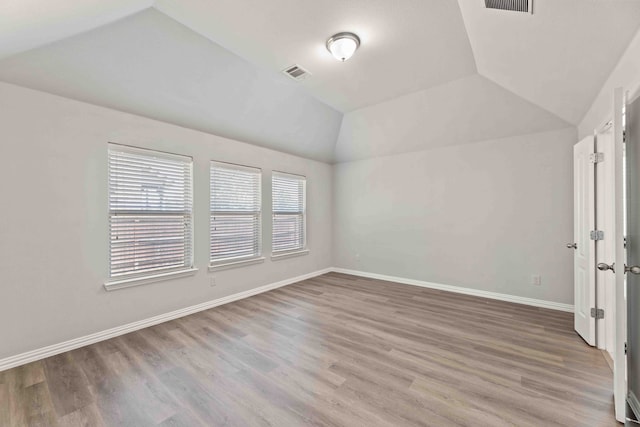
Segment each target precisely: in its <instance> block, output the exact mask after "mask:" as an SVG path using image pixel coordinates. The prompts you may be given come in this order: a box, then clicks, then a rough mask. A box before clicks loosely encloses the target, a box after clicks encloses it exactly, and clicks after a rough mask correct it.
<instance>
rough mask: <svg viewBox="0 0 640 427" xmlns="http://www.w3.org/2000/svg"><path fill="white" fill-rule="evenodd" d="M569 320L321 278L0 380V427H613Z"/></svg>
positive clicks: (591, 354) (590, 361)
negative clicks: (452, 426) (27, 426)
mask: <svg viewBox="0 0 640 427" xmlns="http://www.w3.org/2000/svg"><path fill="white" fill-rule="evenodd" d="M572 325H573V320H572V315H571V314H568V313H561V312H556V311H551V310H544V309H537V308H532V307H527V306H521V305H517V304H511V303H505V302H499V301H493V300H488V299H482V298H476V297H470V296H465V295H458V294H451V293H447V292H441V291H434V290H428V289H422V288H418V287H412V286H406V285H400V284H394V283H389V282H383V281H378V280H370V279H362V278H356V277H353V276H348V275H343V274H337V273H330V274H327V275H324V276H321V277H317V278H314V279H310V280H306V281H304V282H300V283H297V284H295V285H291V286H287V287H284V288H280V289H278V290H274V291H271V292H268V293H265V294H261V295H257V296H254V297H252V298H249V299H246V300H242V301H238V302H234V303H231V304H227V305H225V306H221V307H217V308H214V309H211V310H208V311H204V312H201V313H198V314H195V315H191V316H188V317H184V318H182V319H177V320H174V321H171V322H168V323H164V324H161V325H158V326H154V327H151V328H147V329H144V330H141V331H138V332H134V333H131V334H128V335H124V336H121V337H118V338H114V339H111V340H108V341H104V342H101V343H97V344H94V345H91V346H88V347H84V348H81V349H78V350H74V351H71V352H68V353H64V354H61V355H58V356H54V357H50V358H48V359H45V360H42V361H39V362H35V363H31V364H29V365H25V366H22V367H18V368H15V369H11V370H8V371H5V372H2V373H0V426H22V425H31V426H36V425H37V426H136V427H139V426H155V425H159V426H232V425H233V426H287V427H288V426H368V427H369V426H450V425H465V426H507V425H516V426H616V425H617V424H616V422H615V421H614V417H613V399H612V392H611V390H612V374H611V370H610V369H609V367H608V366H607V363H606V361H605V360H604V358H603V356H602V354H601V353H600V351H598V350H595V349H591V348H589V347H588V346H587V345H585V344H584V342H583V341H582V340H581V339H580V338H579V337H578V336H577V335H576V334H575V333H574V332H573V327H572Z"/></svg>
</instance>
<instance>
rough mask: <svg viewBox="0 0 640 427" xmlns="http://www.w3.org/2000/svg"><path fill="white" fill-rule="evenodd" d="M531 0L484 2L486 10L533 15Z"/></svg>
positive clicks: (493, 0)
mask: <svg viewBox="0 0 640 427" xmlns="http://www.w3.org/2000/svg"><path fill="white" fill-rule="evenodd" d="M532 3H533V0H484V4H485V6H486V7H487V9H500V10H511V11H514V12H525V13H533V7H532Z"/></svg>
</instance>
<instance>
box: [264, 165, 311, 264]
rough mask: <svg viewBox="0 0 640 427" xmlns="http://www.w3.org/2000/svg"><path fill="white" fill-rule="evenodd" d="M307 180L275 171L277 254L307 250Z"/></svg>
mask: <svg viewBox="0 0 640 427" xmlns="http://www.w3.org/2000/svg"><path fill="white" fill-rule="evenodd" d="M306 184H307V180H306V178H305V177H303V176H299V175H290V174H285V173H281V172H273V178H272V180H271V185H272V188H271V191H272V196H273V236H272V245H273V255H274V256H278V255H285V254H288V253H294V252H301V251H304V249H305V247H306V236H305V228H306Z"/></svg>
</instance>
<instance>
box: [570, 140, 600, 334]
mask: <svg viewBox="0 0 640 427" xmlns="http://www.w3.org/2000/svg"><path fill="white" fill-rule="evenodd" d="M594 152H595V141H594V138H593V136H589V137H586V138H585V139H583V140H582V141H580V142H579V143H577V144H576V145H574V146H573V186H574V188H573V216H574V219H573V238H574V241H573V242H574V243H573V248H574V257H573V262H574V305H575V315H574V325H575V330H576V332H577V333H578V334H580V336H581V337H582V338H583V339H584V340H585V341H586V342H587V343H588V344H589V345H592V346H593V345H595V344H596V321H595V317H591V308H595V306H596V288H595V279H596V278H595V274H596V273H595V271H596V269H595V245H594V243H595V241H594V240H591V238H590V232H591V230H594V229H595V200H594V199H595V197H594V196H595V179H594V170H595V168H594V164H593V163H592V162H591V155H592V154H594Z"/></svg>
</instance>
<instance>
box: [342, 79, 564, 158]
mask: <svg viewBox="0 0 640 427" xmlns="http://www.w3.org/2000/svg"><path fill="white" fill-rule="evenodd" d="M453 112H455V113H453ZM570 126H571V125H570V124H569V123H567V122H565V121H564V120H562V119H560V118H558V117H557V116H556V115H554V114H552V113H550V112H548V111H546V110H543V109H542V108H540V107H538V106H537V105H535V104H533V103H531V102H529V101H526V100H524V99H522V98H521V97H519V96H517V95H515V94H513V93H512V92H509V91H508V90H506V89H504V88H503V87H501V86H499V85H497V84H495V83H493V82H492V81H490V80H488V79H487V78H485V77H482V76H479V75H477V74H475V75H472V76H469V77H464V78H462V79H459V80H456V81H453V82H450V83H446V84H444V85H440V86H437V87H434V88H430V89H426V90H422V91H418V92H414V93H411V94H408V95H405V96H401V97H399V98H396V99H393V100H391V101H388V102H383V103H380V104H376V105H372V106H370V107H366V108H362V109H360V110H357V111H352V112H350V113H348V114H345V116H344V119H343V120H342V128H341V130H340V136H339V138H338V142H337V144H336V149H335V159H336V161H338V162H341V161H350V160H357V159H365V158H371V157H381V156H388V155H391V154H399V153H407V152H412V151H420V150H424V149H425V147H428V148H436V147H445V146H451V145H459V144H468V143H471V142H477V141H486V140H491V139H500V138H506V137H510V136H516V135H525V134H529V133H536V132H543V131H548V130H553V129H563V128H567V127H570Z"/></svg>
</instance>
